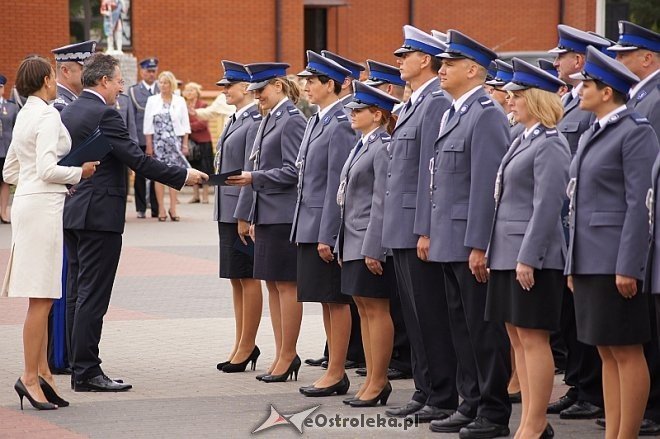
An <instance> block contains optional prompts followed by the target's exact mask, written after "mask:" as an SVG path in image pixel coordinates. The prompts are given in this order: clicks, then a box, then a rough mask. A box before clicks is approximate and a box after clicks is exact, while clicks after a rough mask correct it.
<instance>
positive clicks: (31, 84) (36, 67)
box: [16, 55, 55, 96]
mask: <svg viewBox="0 0 660 439" xmlns="http://www.w3.org/2000/svg"><path fill="white" fill-rule="evenodd" d="M54 72H55V71H54V70H53V66H52V65H51V64H50V62H48V60H47V59H46V58H44V57H41V56H39V55H31V56H29V57H27V58H25V59H24V60H23V61H22V62H21V64H20V65H19V66H18V71H17V72H16V91H18V94H20V95H21V96H30V95H32V94H34V93H36V92H38V91H39V90H41V87H43V86H44V83H45V82H46V76H51V75H52V74H53V73H54Z"/></svg>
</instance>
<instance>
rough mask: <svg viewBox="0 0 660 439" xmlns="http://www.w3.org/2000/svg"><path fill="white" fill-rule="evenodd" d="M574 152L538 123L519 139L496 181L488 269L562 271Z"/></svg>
mask: <svg viewBox="0 0 660 439" xmlns="http://www.w3.org/2000/svg"><path fill="white" fill-rule="evenodd" d="M570 164H571V150H570V148H569V147H568V142H567V141H566V139H565V138H564V137H563V136H562V135H560V134H558V132H557V130H556V129H550V128H547V127H544V126H542V125H539V127H538V128H536V129H534V130H533V131H532V132H531V133H530V134H529V135H528V136H527V138H526V139H525V138H523V136H522V135H520V136H519V137H517V138H516V139H515V140H514V141H513V143H512V145H511V147H510V148H509V151H507V153H506V155H505V156H504V158H503V159H502V163H501V164H500V169H499V171H498V172H497V179H496V182H495V218H494V221H493V231H492V233H491V237H490V243H489V245H488V254H487V256H488V267H490V268H491V269H493V270H515V269H516V265H517V263H518V262H521V263H523V264H527V265H530V266H532V267H534V268H536V269H539V270H540V269H555V270H563V269H564V262H565V261H564V256H565V255H566V241H565V240H564V232H563V230H562V225H561V207H562V204H563V202H564V198H565V197H566V184H567V183H568V167H569V166H570Z"/></svg>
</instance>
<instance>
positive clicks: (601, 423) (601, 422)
mask: <svg viewBox="0 0 660 439" xmlns="http://www.w3.org/2000/svg"><path fill="white" fill-rule="evenodd" d="M595 423H596V425H597V426H599V427H603V428H605V418H598V419H596V421H595Z"/></svg>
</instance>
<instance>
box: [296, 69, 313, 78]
mask: <svg viewBox="0 0 660 439" xmlns="http://www.w3.org/2000/svg"><path fill="white" fill-rule="evenodd" d="M314 75H316V73H312V72H310V71H309V70H303V71H302V72H300V73H298V74H297V75H296V76H299V77H301V78H304V77H307V76H314Z"/></svg>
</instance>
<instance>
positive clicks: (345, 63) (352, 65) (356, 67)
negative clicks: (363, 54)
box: [321, 50, 364, 79]
mask: <svg viewBox="0 0 660 439" xmlns="http://www.w3.org/2000/svg"><path fill="white" fill-rule="evenodd" d="M321 55H322V56H323V57H324V58H328V59H331V60H332V61H334V62H336V63H337V64H339V65H340V66H342V67H343V68H345V69H348V70H349V71H350V72H351V75H350V76H352V77H353V79H359V78H360V72H363V71H364V66H361V65H360V64H358V63H356V62H355V61H351V60H350V59H348V58H344V57H343V56H340V55H337V54H336V53H333V52H330V51H329V50H322V51H321Z"/></svg>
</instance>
